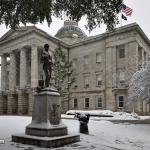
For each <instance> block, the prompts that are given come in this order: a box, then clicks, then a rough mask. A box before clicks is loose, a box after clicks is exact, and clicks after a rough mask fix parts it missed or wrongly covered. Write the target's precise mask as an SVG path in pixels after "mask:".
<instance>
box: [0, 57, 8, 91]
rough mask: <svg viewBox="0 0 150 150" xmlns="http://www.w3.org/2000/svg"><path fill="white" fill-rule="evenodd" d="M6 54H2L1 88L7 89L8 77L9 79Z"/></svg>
mask: <svg viewBox="0 0 150 150" xmlns="http://www.w3.org/2000/svg"><path fill="white" fill-rule="evenodd" d="M6 58H7V57H6V55H5V54H4V55H2V56H1V90H2V91H5V90H6V79H7V60H6Z"/></svg>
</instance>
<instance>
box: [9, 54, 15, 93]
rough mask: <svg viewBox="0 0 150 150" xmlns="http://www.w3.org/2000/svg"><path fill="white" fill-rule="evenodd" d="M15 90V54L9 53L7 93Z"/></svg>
mask: <svg viewBox="0 0 150 150" xmlns="http://www.w3.org/2000/svg"><path fill="white" fill-rule="evenodd" d="M15 89H16V58H15V52H12V53H10V71H9V91H15Z"/></svg>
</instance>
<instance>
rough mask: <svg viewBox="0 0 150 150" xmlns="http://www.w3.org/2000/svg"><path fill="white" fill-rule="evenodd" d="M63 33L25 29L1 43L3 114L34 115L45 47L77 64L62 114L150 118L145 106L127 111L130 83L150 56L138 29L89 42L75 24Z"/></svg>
mask: <svg viewBox="0 0 150 150" xmlns="http://www.w3.org/2000/svg"><path fill="white" fill-rule="evenodd" d="M68 25H69V26H68ZM66 26H67V27H66ZM72 26H73V27H72ZM69 30H70V31H69ZM60 31H61V32H60ZM60 31H58V33H57V34H56V35H57V38H55V37H52V36H50V35H48V34H47V33H45V32H43V31H41V30H39V29H37V28H36V27H32V26H31V27H21V28H18V29H17V30H16V31H12V30H10V31H8V33H6V34H5V35H4V36H3V37H1V39H0V56H1V93H0V109H1V110H0V114H5V113H6V112H7V113H8V114H19V115H23V114H28V115H31V114H32V107H33V103H34V98H33V93H34V92H35V88H36V87H37V85H38V80H39V79H42V78H43V71H42V63H41V60H40V54H41V50H42V49H43V45H44V44H45V43H48V44H49V45H50V53H51V52H52V51H53V50H54V49H55V48H56V47H57V46H58V45H60V46H61V47H62V49H63V50H64V51H65V53H66V55H67V56H68V60H69V61H72V62H73V70H74V71H73V76H74V77H75V79H76V80H75V82H74V83H73V85H72V86H71V88H70V95H69V96H65V97H64V98H62V111H63V112H65V111H67V110H68V109H81V110H85V109H86V110H89V109H90V110H92V109H94V110H95V109H109V110H113V111H132V110H133V109H134V110H135V111H136V112H138V113H141V114H142V113H145V114H148V113H149V112H150V105H149V104H146V103H144V102H139V103H138V104H135V105H134V106H131V105H128V87H129V81H130V79H131V77H132V75H133V73H134V72H135V71H137V70H138V69H139V67H140V65H141V64H142V63H143V62H144V61H145V60H146V59H148V56H149V54H150V43H149V39H148V38H147V37H146V35H145V34H144V33H143V31H142V30H141V28H140V27H139V26H138V25H137V24H130V25H127V26H124V27H121V28H118V29H116V30H114V31H113V32H111V33H104V34H101V35H97V36H93V37H87V36H86V35H84V33H83V32H82V31H81V30H79V27H77V24H74V23H73V24H72V23H71V24H69V22H67V23H65V26H64V27H63V28H61V30H60ZM62 31H63V32H62ZM66 32H68V33H66ZM71 34H72V36H71ZM68 35H69V36H68ZM81 35H82V36H81ZM71 41H72V42H71Z"/></svg>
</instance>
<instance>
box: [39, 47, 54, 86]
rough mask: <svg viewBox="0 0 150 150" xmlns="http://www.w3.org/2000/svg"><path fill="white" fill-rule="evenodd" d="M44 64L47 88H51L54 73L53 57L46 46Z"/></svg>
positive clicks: (43, 55) (43, 53)
mask: <svg viewBox="0 0 150 150" xmlns="http://www.w3.org/2000/svg"><path fill="white" fill-rule="evenodd" d="M41 60H42V62H43V70H44V74H45V87H49V84H50V78H51V72H52V57H51V55H50V54H49V45H48V44H45V45H44V50H43V52H42V58H41Z"/></svg>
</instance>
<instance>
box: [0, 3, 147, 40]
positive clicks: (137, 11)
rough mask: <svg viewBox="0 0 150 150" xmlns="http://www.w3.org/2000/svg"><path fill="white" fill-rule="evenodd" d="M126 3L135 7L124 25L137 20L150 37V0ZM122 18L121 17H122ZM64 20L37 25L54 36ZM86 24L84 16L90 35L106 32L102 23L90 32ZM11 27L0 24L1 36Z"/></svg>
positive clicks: (82, 23)
mask: <svg viewBox="0 0 150 150" xmlns="http://www.w3.org/2000/svg"><path fill="white" fill-rule="evenodd" d="M124 3H125V4H126V5H127V6H128V7H130V8H132V9H133V14H132V16H131V17H128V20H127V21H123V20H122V25H126V24H130V23H133V22H136V23H138V24H139V25H140V27H141V28H142V29H143V31H144V32H145V34H146V35H147V36H148V38H149V39H150V16H149V15H150V0H124ZM120 20H121V19H120ZM63 22H64V21H63V20H60V19H56V18H53V22H52V24H51V26H50V27H48V26H47V23H46V22H44V23H43V24H37V25H36V26H37V27H38V28H40V29H42V30H44V31H46V32H47V33H49V34H50V35H52V36H54V35H55V34H56V32H57V31H58V30H59V29H60V28H61V27H62V26H63ZM85 24H86V19H85V18H82V20H81V21H80V22H79V27H80V28H81V29H82V30H83V31H84V32H85V33H86V34H87V35H88V36H89V35H97V34H100V33H103V32H105V25H102V26H101V27H100V28H97V29H95V30H93V31H92V32H91V33H90V34H89V32H88V31H86V29H85V27H84V25H85ZM8 30H9V29H6V27H5V25H0V37H1V36H2V35H3V34H4V33H6V32H7V31H8Z"/></svg>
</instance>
